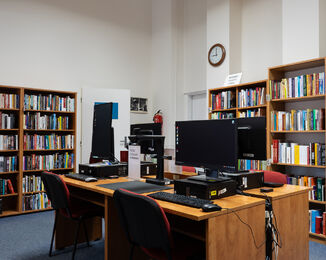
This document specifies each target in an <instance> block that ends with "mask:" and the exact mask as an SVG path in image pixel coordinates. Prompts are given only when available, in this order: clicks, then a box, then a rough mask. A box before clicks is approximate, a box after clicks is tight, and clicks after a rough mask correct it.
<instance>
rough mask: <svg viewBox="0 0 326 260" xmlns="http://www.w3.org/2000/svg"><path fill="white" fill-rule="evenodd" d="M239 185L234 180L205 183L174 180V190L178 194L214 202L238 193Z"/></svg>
mask: <svg viewBox="0 0 326 260" xmlns="http://www.w3.org/2000/svg"><path fill="white" fill-rule="evenodd" d="M236 188H237V183H236V182H235V181H233V180H227V181H221V182H220V181H218V182H204V181H194V180H189V179H181V180H174V190H175V192H176V193H177V194H181V195H186V196H193V197H196V198H200V199H207V200H214V199H220V198H224V197H228V196H232V195H234V194H235V193H236Z"/></svg>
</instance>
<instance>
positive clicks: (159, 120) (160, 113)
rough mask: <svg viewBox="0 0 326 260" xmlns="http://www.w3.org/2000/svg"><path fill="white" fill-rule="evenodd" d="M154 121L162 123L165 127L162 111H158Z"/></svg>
mask: <svg viewBox="0 0 326 260" xmlns="http://www.w3.org/2000/svg"><path fill="white" fill-rule="evenodd" d="M153 121H154V123H160V124H161V125H163V115H162V112H161V110H159V111H157V112H156V113H155V114H154V117H153Z"/></svg>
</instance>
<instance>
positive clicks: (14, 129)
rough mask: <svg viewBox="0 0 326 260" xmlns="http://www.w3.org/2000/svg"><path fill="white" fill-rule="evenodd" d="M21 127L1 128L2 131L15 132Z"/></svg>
mask: <svg viewBox="0 0 326 260" xmlns="http://www.w3.org/2000/svg"><path fill="white" fill-rule="evenodd" d="M18 130H19V129H17V128H13V129H2V128H1V129H0V132H14V131H18Z"/></svg>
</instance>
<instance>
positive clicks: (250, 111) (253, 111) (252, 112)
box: [239, 108, 265, 117]
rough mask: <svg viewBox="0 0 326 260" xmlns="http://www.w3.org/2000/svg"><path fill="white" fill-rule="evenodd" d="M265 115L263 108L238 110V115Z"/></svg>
mask: <svg viewBox="0 0 326 260" xmlns="http://www.w3.org/2000/svg"><path fill="white" fill-rule="evenodd" d="M258 116H265V113H264V110H262V109H261V108H258V109H248V110H246V111H242V112H239V117H258Z"/></svg>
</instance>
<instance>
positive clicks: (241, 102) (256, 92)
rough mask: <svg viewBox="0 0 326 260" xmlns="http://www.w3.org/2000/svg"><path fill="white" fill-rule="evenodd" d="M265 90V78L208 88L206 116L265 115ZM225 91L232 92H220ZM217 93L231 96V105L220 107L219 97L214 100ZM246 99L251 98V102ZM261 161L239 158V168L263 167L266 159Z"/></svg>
mask: <svg viewBox="0 0 326 260" xmlns="http://www.w3.org/2000/svg"><path fill="white" fill-rule="evenodd" d="M266 90H267V80H260V81H255V82H249V83H244V84H238V85H233V86H229V87H220V88H214V89H210V90H209V114H208V118H209V119H223V116H222V118H221V117H220V116H216V115H217V114H222V115H223V114H224V115H225V114H227V116H226V117H225V118H241V117H255V116H266V109H267V104H266ZM226 92H229V93H232V94H222V93H226ZM218 95H220V96H223V95H224V97H225V96H227V97H228V98H232V99H233V100H232V102H229V105H230V104H232V106H231V107H230V106H227V107H226V108H225V107H224V108H220V106H219V104H220V103H221V99H219V100H218V101H216V97H217V96H218ZM214 96H215V97H214ZM253 96H255V97H256V96H260V98H252V97H253ZM245 97H246V98H245ZM248 100H251V102H250V101H248ZM214 103H215V104H214ZM258 111H259V113H258ZM261 163H262V161H251V160H241V162H239V168H241V169H249V168H251V169H265V168H266V161H264V162H263V164H261Z"/></svg>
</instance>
